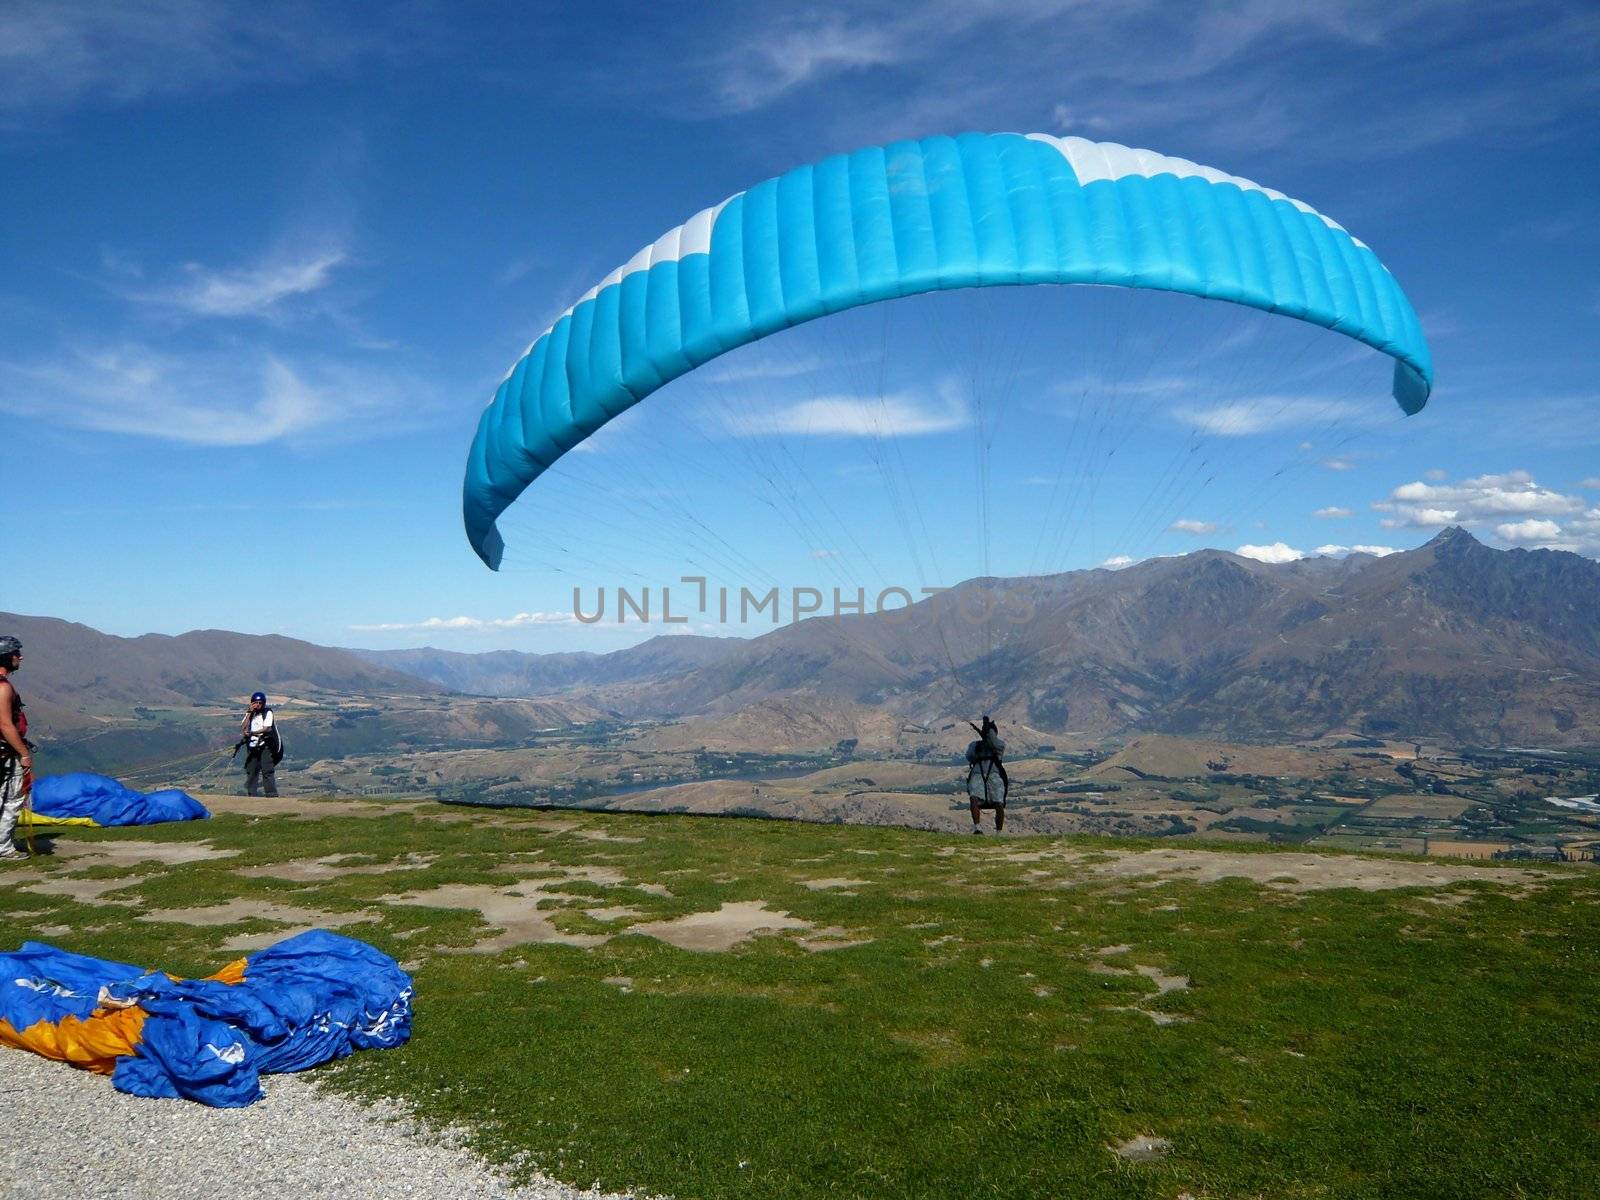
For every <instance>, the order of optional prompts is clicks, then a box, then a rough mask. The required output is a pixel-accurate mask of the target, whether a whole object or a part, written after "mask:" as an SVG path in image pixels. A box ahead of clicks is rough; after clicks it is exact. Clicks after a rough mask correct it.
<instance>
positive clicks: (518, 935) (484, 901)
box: [382, 883, 610, 954]
mask: <svg viewBox="0 0 1600 1200" xmlns="http://www.w3.org/2000/svg"><path fill="white" fill-rule="evenodd" d="M557 898H564V899H572V900H576V899H580V898H579V897H576V896H568V897H560V896H559V895H558V894H557V893H551V892H547V891H545V890H544V889H543V888H542V887H540V886H538V884H536V883H532V884H515V885H513V886H511V887H509V888H497V887H489V886H487V885H485V884H465V883H449V884H445V885H443V886H442V887H436V888H433V889H431V890H429V891H426V892H418V893H416V894H415V895H406V896H385V897H383V899H382V903H385V904H407V905H414V906H416V907H419V908H465V909H470V910H472V911H475V912H476V913H478V915H479V916H481V917H482V918H483V922H484V924H485V925H489V926H491V927H493V928H495V929H498V930H499V931H500V932H499V933H497V934H494V935H493V936H491V937H487V938H484V939H483V940H482V941H480V942H478V943H476V944H475V945H473V946H471V947H469V949H470V950H471V951H472V952H473V953H475V954H497V953H499V952H500V951H501V950H505V949H508V948H509V947H511V946H519V945H522V944H523V943H525V942H549V943H554V944H556V945H559V946H580V947H587V946H599V945H603V944H604V943H605V942H607V941H609V940H610V938H609V936H608V935H606V934H594V933H567V932H565V931H564V930H561V929H558V928H556V926H555V924H554V923H553V922H552V921H551V919H550V918H551V917H552V916H553V915H554V914H553V913H549V912H541V911H539V901H540V900H548V899H557Z"/></svg>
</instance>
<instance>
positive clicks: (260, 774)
mask: <svg viewBox="0 0 1600 1200" xmlns="http://www.w3.org/2000/svg"><path fill="white" fill-rule="evenodd" d="M239 734H240V740H241V741H243V743H244V747H245V752H244V789H245V791H246V792H248V793H249V794H250V795H252V796H259V795H261V791H259V790H258V785H265V790H266V794H267V795H269V796H276V795H277V794H278V774H277V771H278V764H277V763H275V762H274V761H273V758H272V742H273V741H274V740H276V730H275V728H274V721H273V717H272V710H271V709H270V708H268V707H267V694H266V693H265V692H256V693H255V694H254V695H253V696H251V697H250V711H249V712H248V713H246V714H245V718H244V720H243V721H241V722H239ZM234 749H235V750H237V749H238V747H237V746H235V747H234Z"/></svg>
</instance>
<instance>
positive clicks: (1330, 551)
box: [1313, 545, 1400, 558]
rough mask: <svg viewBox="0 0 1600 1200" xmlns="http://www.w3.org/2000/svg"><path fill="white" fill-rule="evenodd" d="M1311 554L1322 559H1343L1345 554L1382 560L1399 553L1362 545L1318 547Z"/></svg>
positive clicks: (1393, 550) (1390, 548)
mask: <svg viewBox="0 0 1600 1200" xmlns="http://www.w3.org/2000/svg"><path fill="white" fill-rule="evenodd" d="M1313 553H1315V554H1320V555H1322V556H1323V557H1324V558H1343V557H1344V556H1345V555H1347V554H1370V555H1372V556H1373V557H1374V558H1383V557H1385V556H1386V555H1389V554H1399V553H1400V551H1398V550H1396V549H1395V548H1394V547H1393V546H1362V545H1355V546H1318V547H1317V548H1316V550H1315V551H1313Z"/></svg>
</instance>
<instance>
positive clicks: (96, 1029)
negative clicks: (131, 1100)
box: [0, 1005, 146, 1075]
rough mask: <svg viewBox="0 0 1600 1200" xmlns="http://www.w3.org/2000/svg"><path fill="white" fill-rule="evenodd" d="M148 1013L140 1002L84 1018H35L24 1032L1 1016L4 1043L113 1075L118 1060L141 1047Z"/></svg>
mask: <svg viewBox="0 0 1600 1200" xmlns="http://www.w3.org/2000/svg"><path fill="white" fill-rule="evenodd" d="M145 1015H146V1014H145V1011H144V1009H142V1008H139V1007H138V1006H137V1005H135V1006H134V1007H132V1008H113V1009H96V1010H95V1011H94V1012H93V1013H91V1014H90V1015H89V1016H88V1017H85V1018H81V1019H80V1018H78V1017H63V1018H61V1020H60V1021H59V1022H56V1023H55V1024H52V1023H51V1022H49V1021H35V1022H34V1023H33V1024H32V1025H30V1026H28V1028H26V1029H24V1030H23V1031H22V1032H21V1033H18V1032H17V1031H16V1029H14V1028H13V1027H12V1025H11V1022H10V1021H6V1020H4V1019H0V1046H15V1047H16V1048H17V1049H18V1050H32V1051H33V1052H34V1053H35V1054H42V1055H44V1057H46V1058H54V1059H58V1060H60V1061H61V1062H69V1063H71V1064H73V1066H77V1067H82V1068H83V1069H84V1070H86V1071H94V1072H95V1073H96V1074H100V1075H109V1074H111V1072H112V1071H114V1070H115V1069H116V1066H117V1059H119V1058H124V1057H126V1056H127V1055H129V1054H132V1053H133V1052H134V1048H135V1047H136V1046H138V1044H139V1039H140V1036H141V1034H142V1033H143V1031H144V1021H145Z"/></svg>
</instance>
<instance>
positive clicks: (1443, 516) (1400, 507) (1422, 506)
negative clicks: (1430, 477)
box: [1372, 471, 1584, 529]
mask: <svg viewBox="0 0 1600 1200" xmlns="http://www.w3.org/2000/svg"><path fill="white" fill-rule="evenodd" d="M1372 507H1373V508H1375V509H1377V510H1378V511H1379V512H1388V513H1393V514H1395V515H1394V516H1392V517H1388V518H1385V519H1384V521H1383V524H1384V526H1385V527H1387V528H1390V529H1399V528H1407V527H1417V528H1432V527H1436V526H1440V525H1451V524H1458V523H1459V524H1462V525H1485V524H1488V523H1490V522H1492V521H1494V520H1495V519H1496V518H1504V517H1553V516H1562V515H1564V514H1567V513H1574V512H1579V511H1582V509H1583V508H1584V502H1583V501H1582V500H1580V499H1579V498H1577V497H1576V496H1564V495H1562V494H1561V493H1560V492H1556V491H1552V490H1551V489H1549V488H1546V487H1541V486H1540V485H1539V484H1538V483H1537V482H1536V481H1535V480H1534V478H1533V476H1532V475H1531V474H1529V473H1528V472H1527V471H1507V472H1505V473H1504V474H1500V475H1479V476H1477V477H1476V478H1474V479H1465V480H1462V481H1461V482H1460V483H1453V484H1452V483H1423V482H1421V481H1417V482H1414V483H1407V484H1403V485H1401V486H1400V487H1397V488H1395V489H1394V491H1393V492H1391V493H1390V494H1389V498H1388V499H1387V500H1380V501H1377V502H1376V503H1374V504H1373V506H1372Z"/></svg>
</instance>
